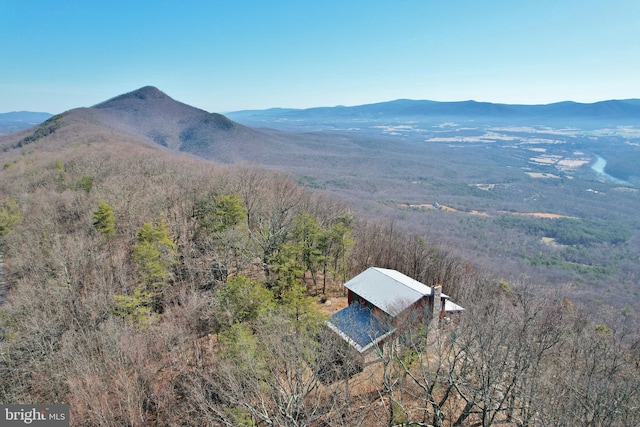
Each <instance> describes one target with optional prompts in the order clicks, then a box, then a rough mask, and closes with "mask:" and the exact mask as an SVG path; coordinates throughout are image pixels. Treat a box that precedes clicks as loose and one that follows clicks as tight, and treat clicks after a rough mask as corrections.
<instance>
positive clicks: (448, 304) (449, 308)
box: [444, 300, 464, 313]
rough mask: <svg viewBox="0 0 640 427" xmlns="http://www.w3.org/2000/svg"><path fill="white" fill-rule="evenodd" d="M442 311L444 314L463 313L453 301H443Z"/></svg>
mask: <svg viewBox="0 0 640 427" xmlns="http://www.w3.org/2000/svg"><path fill="white" fill-rule="evenodd" d="M444 311H445V312H446V313H453V312H456V311H464V308H462V307H460V306H459V305H458V304H456V303H455V302H453V301H449V300H445V302H444Z"/></svg>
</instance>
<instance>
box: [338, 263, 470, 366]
mask: <svg viewBox="0 0 640 427" xmlns="http://www.w3.org/2000/svg"><path fill="white" fill-rule="evenodd" d="M344 286H345V288H346V289H347V292H348V296H347V300H348V305H347V307H346V308H344V309H342V310H340V311H339V312H337V313H335V314H334V315H333V316H332V317H330V318H329V320H328V321H327V325H328V326H329V328H331V329H332V330H333V331H334V332H336V333H337V334H338V335H340V336H341V337H342V338H343V339H344V340H345V341H346V342H347V343H349V345H350V346H351V347H353V348H354V349H355V350H356V351H357V352H358V353H360V354H361V355H364V354H366V353H368V352H369V351H370V350H372V349H374V348H379V347H380V346H381V345H382V343H383V342H384V341H385V340H387V339H389V338H390V337H391V336H393V335H394V333H396V332H397V331H398V330H399V329H401V328H402V327H403V326H405V325H407V322H408V323H410V324H414V323H417V322H432V321H435V322H438V321H439V320H441V319H443V318H444V317H445V316H447V315H451V314H453V313H456V312H461V311H463V310H464V308H462V307H460V306H459V305H457V304H455V303H454V302H452V301H450V300H449V297H448V296H447V295H445V294H443V293H442V292H441V287H440V286H434V287H430V286H427V285H425V284H423V283H421V282H418V281H417V280H415V279H412V278H411V277H409V276H406V275H404V274H402V273H400V272H399V271H396V270H390V269H386V268H379V267H370V268H368V269H367V270H365V271H363V272H362V273H360V274H358V275H357V276H355V277H354V278H352V279H351V280H349V281H348V282H347V283H345V284H344Z"/></svg>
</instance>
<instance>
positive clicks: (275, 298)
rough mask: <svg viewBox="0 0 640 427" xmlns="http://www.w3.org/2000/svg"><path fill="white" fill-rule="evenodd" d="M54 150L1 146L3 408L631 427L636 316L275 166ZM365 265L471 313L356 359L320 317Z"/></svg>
mask: <svg viewBox="0 0 640 427" xmlns="http://www.w3.org/2000/svg"><path fill="white" fill-rule="evenodd" d="M58 142H59V141H54V140H51V139H47V138H43V140H39V141H34V142H32V143H31V144H29V145H28V146H26V147H22V148H21V147H17V148H15V149H10V150H7V151H6V152H5V153H3V154H2V156H3V157H2V160H3V162H2V163H3V164H4V168H3V170H2V171H0V176H1V179H0V239H1V240H0V241H1V250H2V253H3V258H4V276H5V279H6V282H7V288H6V290H4V292H3V294H2V295H1V298H2V302H1V305H0V334H1V335H0V339H1V341H0V352H1V353H0V377H1V378H0V401H2V402H3V403H32V402H33V403H42V402H46V403H68V404H69V405H70V407H71V420H72V425H75V426H98V425H108V426H122V425H132V426H141V425H199V426H200V425H228V426H232V425H234V426H237V425H246V426H249V425H260V426H263V425H265V426H266V425H270V426H285V425H288V426H305V425H317V426H320V425H343V426H353V425H365V426H374V425H397V424H402V423H405V425H410V424H409V423H410V422H413V423H421V424H414V425H425V424H433V425H436V426H451V425H460V426H462V425H479V426H490V425H498V424H505V423H506V424H508V425H531V426H533V425H535V426H549V425H592V426H605V425H606V426H630V425H636V424H638V423H640V414H639V413H638V411H637V408H638V405H639V404H640V395H639V393H640V392H639V390H640V344H638V336H637V324H638V323H637V319H635V318H634V317H633V316H632V314H629V315H628V316H627V317H624V316H622V317H620V316H618V317H614V316H613V315H611V316H609V314H608V313H606V312H605V313H598V312H597V310H596V309H594V308H593V307H590V308H589V310H583V309H582V308H581V307H580V306H579V305H574V303H572V301H571V300H570V299H566V298H559V297H557V295H556V294H546V293H544V292H541V291H540V289H539V288H535V289H534V287H533V286H531V284H529V283H527V282H526V279H522V280H521V281H520V282H517V283H515V282H513V283H507V282H506V281H501V280H498V279H496V278H494V277H493V276H492V275H491V274H489V273H488V272H484V271H481V270H479V269H477V268H476V267H474V265H472V264H471V263H469V262H467V261H466V260H464V259H460V258H458V257H456V256H453V255H452V254H450V253H449V252H447V251H445V250H442V249H440V248H439V247H437V246H434V245H433V244H432V243H431V242H429V240H428V239H427V238H425V237H424V236H418V235H409V234H406V232H405V231H402V230H400V229H398V227H397V226H395V225H394V224H393V222H385V221H378V222H375V223H374V222H367V221H364V220H362V219H361V218H359V215H358V212H357V211H355V210H352V209H351V208H350V207H349V206H348V205H346V204H345V203H344V202H338V201H336V200H334V199H332V198H329V197H327V196H326V195H323V194H322V193H319V192H314V191H311V190H309V189H307V188H303V187H301V186H299V185H298V184H296V182H295V181H294V180H292V179H291V178H290V177H288V176H286V175H283V174H279V173H275V172H268V171H264V170H261V169H259V168H258V167H256V166H252V165H232V166H220V165H217V164H214V163H210V162H206V161H203V160H197V159H193V158H190V157H181V156H180V155H177V154H175V153H169V152H168V151H166V150H163V149H161V148H153V147H150V146H145V145H142V144H134V143H129V142H115V141H113V140H107V141H105V140H104V139H97V140H96V141H84V142H81V143H80V142H78V143H75V144H67V145H64V144H58ZM53 144H58V145H53ZM370 266H379V267H386V268H394V269H397V270H399V271H401V272H403V273H405V274H407V275H409V276H411V277H414V278H415V279H417V280H420V281H422V282H423V283H425V284H427V285H434V284H442V285H443V290H444V291H445V292H446V293H447V294H449V295H450V296H451V297H452V298H453V299H455V300H456V301H457V302H459V303H460V304H461V305H463V306H464V307H465V308H466V311H465V312H464V314H463V315H462V316H461V317H460V318H458V319H456V321H454V322H452V323H448V324H443V325H442V328H441V329H429V327H428V326H427V325H415V326H414V327H411V328H408V329H407V330H406V332H405V333H404V335H403V336H402V337H401V338H402V339H400V340H398V341H397V342H394V343H392V345H390V347H389V348H388V349H387V350H388V351H387V352H385V353H384V356H383V357H382V358H381V359H380V361H379V363H376V364H373V365H370V366H367V367H362V366H354V365H355V358H354V357H353V355H351V354H350V353H349V352H348V350H347V347H346V346H345V345H344V343H343V341H342V340H341V338H339V337H338V336H337V335H335V334H333V333H330V332H329V331H328V330H327V329H326V328H325V326H324V320H325V318H326V316H327V315H328V314H329V313H331V312H332V310H333V308H332V306H331V304H334V303H335V301H337V300H338V299H339V298H340V297H342V296H343V291H342V288H341V283H343V282H344V280H345V279H348V278H350V277H352V276H353V275H355V274H358V273H359V272H361V271H362V270H364V269H366V268H367V267H370ZM596 319H597V320H596Z"/></svg>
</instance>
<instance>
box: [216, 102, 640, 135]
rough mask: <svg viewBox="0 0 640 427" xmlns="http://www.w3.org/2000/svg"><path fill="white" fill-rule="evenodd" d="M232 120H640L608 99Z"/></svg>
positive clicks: (384, 105)
mask: <svg viewBox="0 0 640 427" xmlns="http://www.w3.org/2000/svg"><path fill="white" fill-rule="evenodd" d="M227 115H228V117H230V118H232V119H233V120H237V121H239V122H241V123H244V124H247V125H253V126H256V125H258V126H268V125H270V124H272V125H273V126H275V127H281V128H284V127H300V126H301V125H303V124H305V123H306V124H309V123H324V124H327V123H329V122H334V123H336V124H344V123H345V122H347V121H352V120H357V121H380V120H387V121H389V120H396V121H397V120H409V119H413V120H418V121H420V122H427V123H428V122H443V121H449V120H453V121H463V122H476V123H481V124H490V125H504V124H518V125H522V124H528V125H543V124H549V125H557V124H561V125H563V126H566V125H573V126H586V127H601V126H603V125H634V124H635V125H638V124H640V99H627V100H611V101H602V102H596V103H592V104H581V103H577V102H569V101H567V102H558V103H554V104H545V105H512V104H494V103H489V102H476V101H460V102H437V101H416V100H409V99H399V100H396V101H389V102H381V103H376V104H367V105H358V106H353V107H344V106H338V107H319V108H308V109H283V108H273V109H268V110H245V111H236V112H231V113H228V114H227Z"/></svg>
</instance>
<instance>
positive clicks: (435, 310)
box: [431, 285, 444, 328]
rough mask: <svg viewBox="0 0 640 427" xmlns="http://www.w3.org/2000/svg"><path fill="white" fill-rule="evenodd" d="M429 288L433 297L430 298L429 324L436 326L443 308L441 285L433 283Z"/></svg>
mask: <svg viewBox="0 0 640 427" xmlns="http://www.w3.org/2000/svg"><path fill="white" fill-rule="evenodd" d="M431 289H432V290H433V292H432V295H433V297H432V299H431V326H432V327H434V328H437V327H438V324H439V323H440V317H441V315H442V312H443V308H444V307H443V306H442V286H441V285H434V286H433V287H432V288H431Z"/></svg>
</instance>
